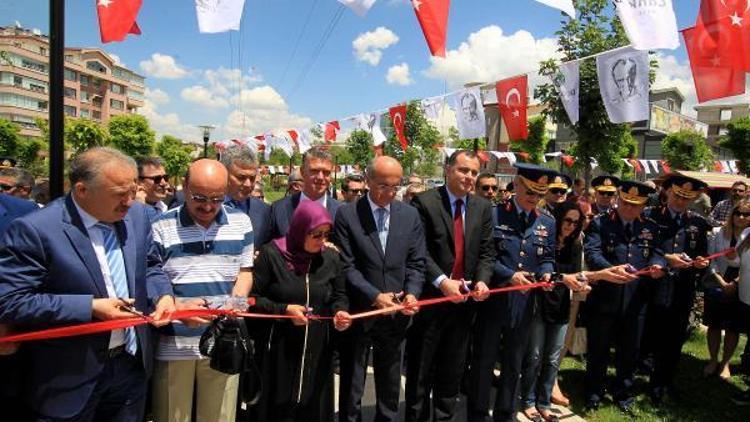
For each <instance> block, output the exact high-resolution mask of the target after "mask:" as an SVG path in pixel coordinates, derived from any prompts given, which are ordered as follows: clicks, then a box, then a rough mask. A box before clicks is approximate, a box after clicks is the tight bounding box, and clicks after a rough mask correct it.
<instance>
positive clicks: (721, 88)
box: [682, 23, 745, 103]
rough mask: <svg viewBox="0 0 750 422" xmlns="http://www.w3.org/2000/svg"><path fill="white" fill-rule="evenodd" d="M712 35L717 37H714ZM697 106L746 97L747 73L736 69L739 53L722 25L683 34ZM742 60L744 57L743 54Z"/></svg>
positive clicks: (692, 30)
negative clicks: (736, 96)
mask: <svg viewBox="0 0 750 422" xmlns="http://www.w3.org/2000/svg"><path fill="white" fill-rule="evenodd" d="M712 34H713V35H714V36H712ZM682 37H683V38H684V39H685V47H686V48H687V52H688V58H689V59H690V69H691V70H692V73H693V81H694V83H695V92H696V94H697V96H698V102H701V103H702V102H704V101H709V100H715V99H717V98H724V97H731V96H734V95H740V94H743V93H745V72H744V70H740V69H737V68H736V67H735V63H736V62H735V60H736V56H735V54H736V52H734V51H733V50H732V46H731V43H730V39H729V38H728V37H727V36H726V35H725V34H722V29H721V26H720V25H717V24H716V23H711V24H704V25H703V26H701V27H694V28H687V29H684V30H683V31H682ZM740 57H741V54H740Z"/></svg>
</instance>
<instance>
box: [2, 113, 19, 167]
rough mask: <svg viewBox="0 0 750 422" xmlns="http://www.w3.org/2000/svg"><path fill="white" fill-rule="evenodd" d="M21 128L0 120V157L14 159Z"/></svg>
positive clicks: (16, 153) (8, 121)
mask: <svg viewBox="0 0 750 422" xmlns="http://www.w3.org/2000/svg"><path fill="white" fill-rule="evenodd" d="M20 133H21V128H20V127H18V125H17V124H15V123H13V122H11V121H10V120H6V119H0V156H7V157H14V158H15V157H16V156H17V155H18V146H19V144H20V142H21V136H20V135H19V134H20Z"/></svg>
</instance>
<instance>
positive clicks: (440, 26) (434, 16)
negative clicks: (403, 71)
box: [411, 0, 451, 57]
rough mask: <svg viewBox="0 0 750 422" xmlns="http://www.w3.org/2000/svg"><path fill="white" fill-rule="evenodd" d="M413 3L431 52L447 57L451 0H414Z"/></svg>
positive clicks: (434, 54)
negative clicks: (446, 43) (446, 46)
mask: <svg viewBox="0 0 750 422" xmlns="http://www.w3.org/2000/svg"><path fill="white" fill-rule="evenodd" d="M411 4H412V6H414V13H416V14H417V19H418V20H419V25H420V26H421V27H422V32H423V33H424V37H425V39H426V40H427V45H428V46H429V47H430V53H432V55H433V56H440V57H445V38H446V33H447V32H448V11H449V10H450V6H451V2H450V0H412V1H411Z"/></svg>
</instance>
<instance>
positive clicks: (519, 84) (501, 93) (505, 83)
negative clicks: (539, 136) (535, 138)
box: [495, 75, 529, 141]
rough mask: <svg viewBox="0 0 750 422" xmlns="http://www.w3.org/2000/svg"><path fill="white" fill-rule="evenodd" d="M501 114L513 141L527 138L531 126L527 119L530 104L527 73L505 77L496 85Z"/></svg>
mask: <svg viewBox="0 0 750 422" xmlns="http://www.w3.org/2000/svg"><path fill="white" fill-rule="evenodd" d="M495 91H496V93H497V102H498V106H499V107H500V115H501V116H503V122H505V127H506V129H507V130H508V136H509V137H510V140H511V141H515V140H518V139H526V138H528V136H529V128H528V125H527V121H526V106H527V105H528V98H527V97H528V80H527V77H526V75H523V76H518V77H516V78H511V79H505V80H502V81H500V82H498V83H497V85H495Z"/></svg>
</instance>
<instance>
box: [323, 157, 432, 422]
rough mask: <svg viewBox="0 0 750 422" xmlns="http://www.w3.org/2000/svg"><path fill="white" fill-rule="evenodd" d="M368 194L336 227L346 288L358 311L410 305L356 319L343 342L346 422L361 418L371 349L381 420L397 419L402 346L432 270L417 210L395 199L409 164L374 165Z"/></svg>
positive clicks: (383, 160) (383, 161)
mask: <svg viewBox="0 0 750 422" xmlns="http://www.w3.org/2000/svg"><path fill="white" fill-rule="evenodd" d="M365 176H366V178H367V183H368V186H369V187H370V191H369V193H368V194H367V195H366V196H365V197H363V198H361V199H359V200H358V201H357V202H354V203H351V204H346V205H344V206H342V207H341V208H339V210H338V212H337V214H336V223H335V227H334V232H335V239H336V242H337V243H338V246H339V249H340V251H341V260H342V261H343V264H344V265H343V268H344V274H345V277H346V285H347V293H348V295H349V301H350V308H351V310H352V311H353V312H362V311H368V310H373V309H378V308H387V307H391V306H395V305H398V304H402V303H403V304H405V305H407V307H406V309H404V310H402V311H400V312H398V313H394V314H393V315H392V317H391V318H369V319H365V320H359V321H357V322H355V323H354V324H353V325H352V327H351V329H350V330H349V331H347V333H346V336H347V338H346V339H344V341H342V342H341V349H340V353H341V364H340V366H341V387H340V389H339V394H340V395H339V421H340V422H344V421H361V420H362V403H361V401H362V394H363V392H364V386H365V378H366V374H367V362H368V360H369V353H370V347H372V350H373V366H374V370H375V380H376V385H375V390H376V398H377V403H376V406H375V413H376V416H375V420H376V421H397V420H398V398H399V388H400V385H401V355H402V344H403V340H404V337H405V335H406V326H407V324H408V323H409V316H411V315H414V314H415V313H416V312H417V308H415V307H413V306H409V305H410V304H414V303H415V302H416V300H417V299H416V298H417V297H419V295H420V294H421V292H422V286H423V285H424V280H425V279H424V272H425V240H424V231H423V230H422V223H421V221H420V218H419V214H418V213H417V210H416V209H415V208H413V207H411V206H409V205H406V204H404V203H402V202H400V201H394V198H395V196H396V191H397V190H398V188H399V184H400V182H401V178H402V176H403V170H402V169H401V164H400V163H399V162H398V161H397V160H395V159H393V158H391V157H387V156H381V157H377V158H375V160H373V162H372V163H371V164H370V166H369V167H368V168H367V171H366V174H365Z"/></svg>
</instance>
